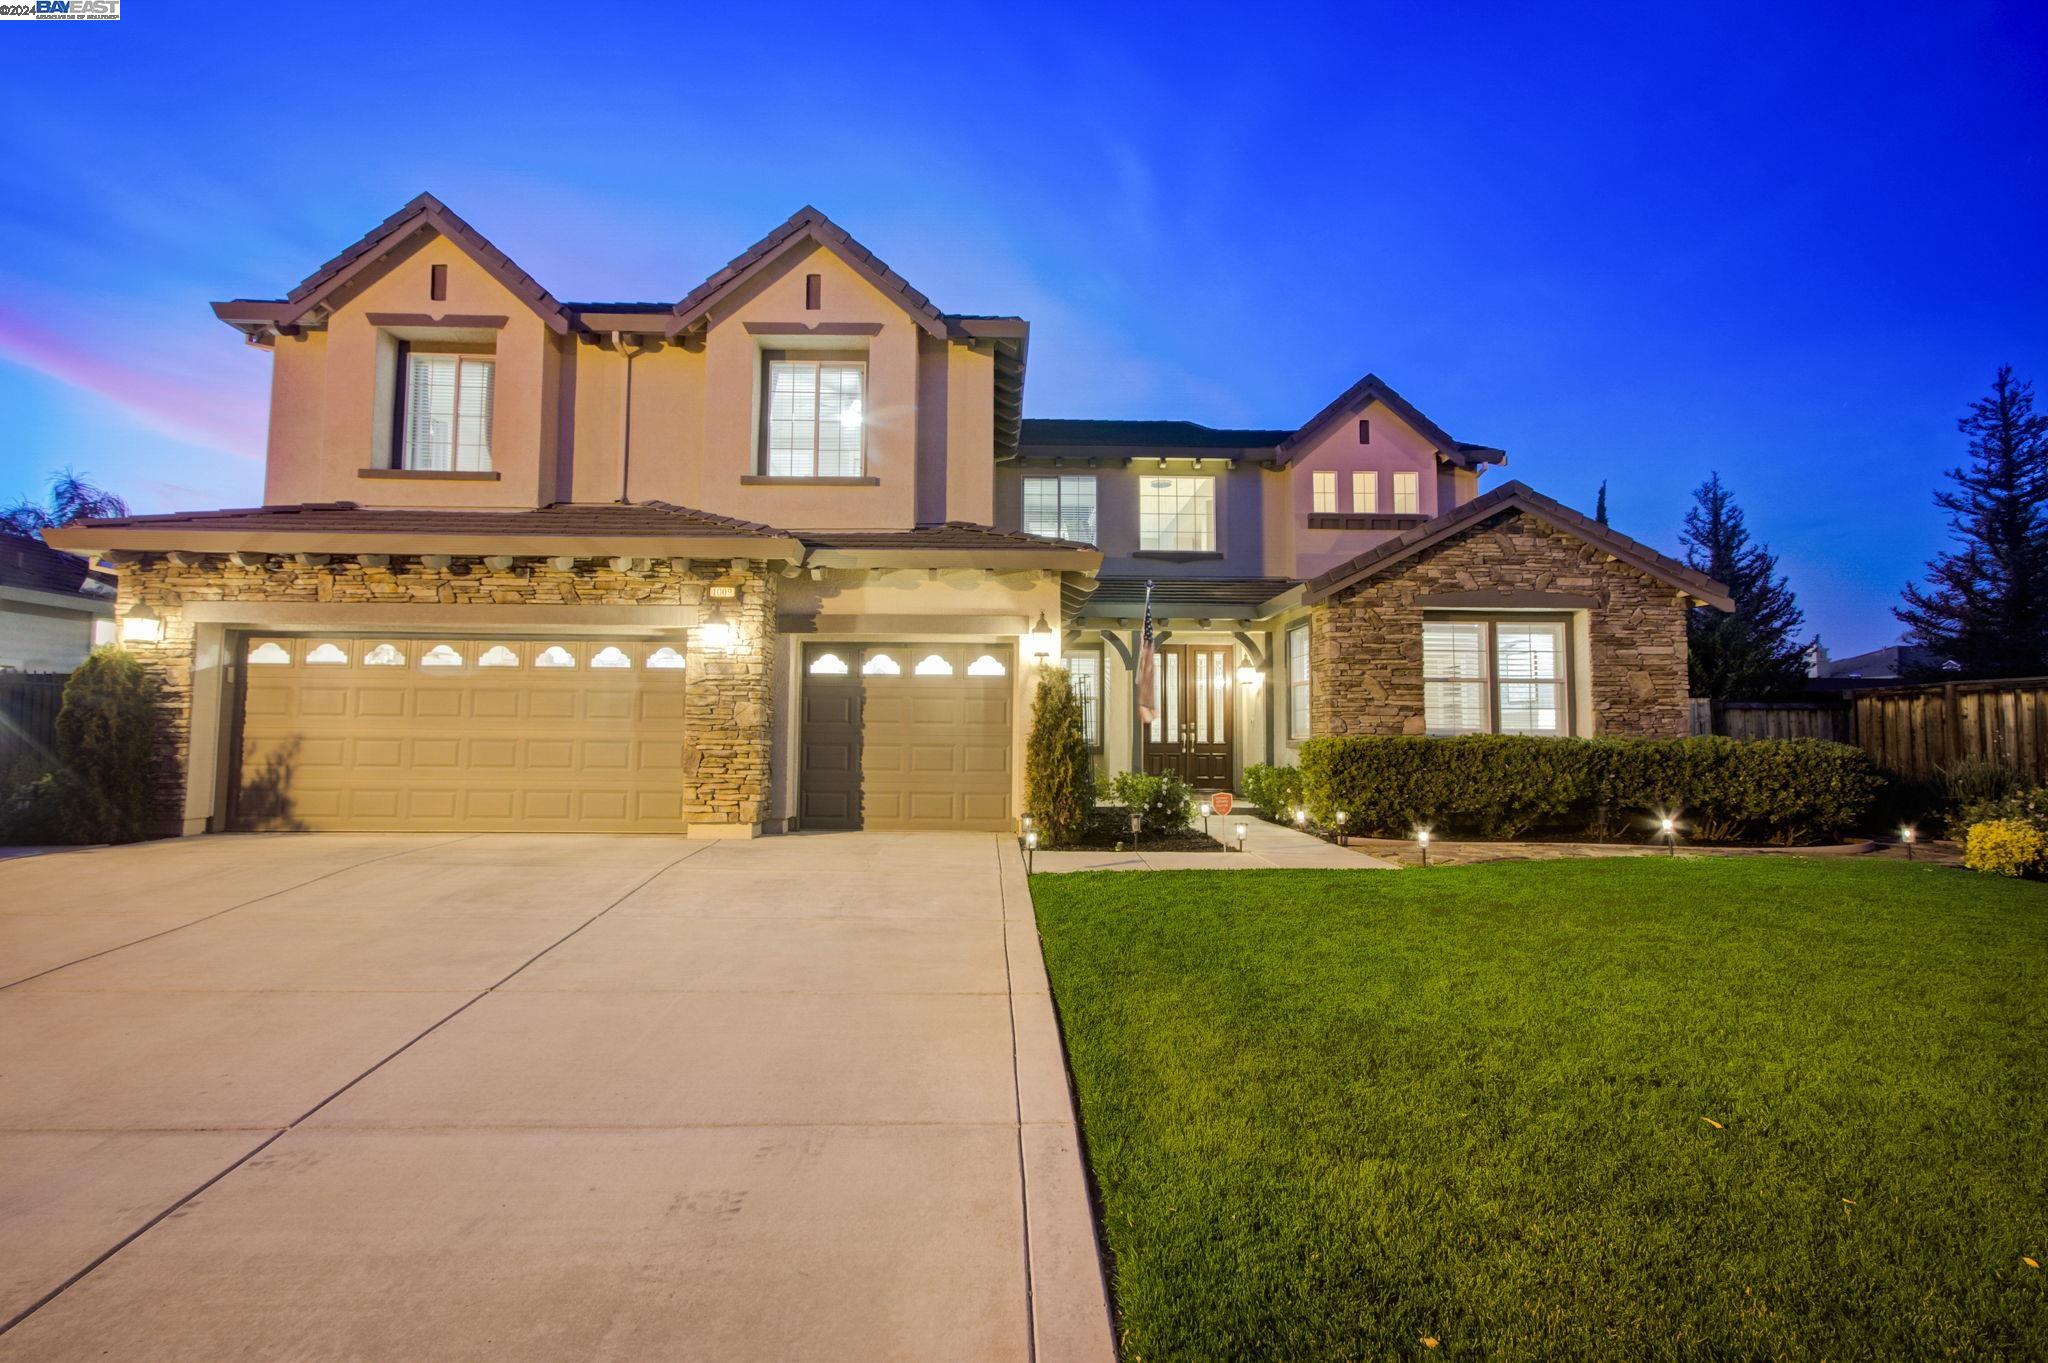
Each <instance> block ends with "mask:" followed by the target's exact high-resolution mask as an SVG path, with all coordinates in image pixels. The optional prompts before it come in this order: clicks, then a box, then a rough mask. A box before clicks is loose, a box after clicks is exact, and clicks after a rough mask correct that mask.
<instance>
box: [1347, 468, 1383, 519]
mask: <svg viewBox="0 0 2048 1363" xmlns="http://www.w3.org/2000/svg"><path fill="white" fill-rule="evenodd" d="M1351 510H1352V513H1353V514H1354V515H1361V516H1377V515H1378V514H1379V510H1380V476H1379V474H1377V473H1375V472H1373V471H1372V470H1370V469H1359V470H1356V471H1354V472H1353V473H1352V475H1351Z"/></svg>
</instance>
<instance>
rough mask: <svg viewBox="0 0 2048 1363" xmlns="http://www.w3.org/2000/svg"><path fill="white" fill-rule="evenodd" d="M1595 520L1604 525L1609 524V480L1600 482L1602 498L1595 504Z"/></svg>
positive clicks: (1603, 479)
mask: <svg viewBox="0 0 2048 1363" xmlns="http://www.w3.org/2000/svg"><path fill="white" fill-rule="evenodd" d="M1593 519H1594V520H1596V521H1598V522H1600V524H1602V525H1605V524H1607V480H1606V479H1605V478H1602V479H1601V480H1600V496H1599V498H1598V500H1596V501H1595V502H1594V503H1593Z"/></svg>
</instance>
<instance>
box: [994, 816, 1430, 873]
mask: <svg viewBox="0 0 2048 1363" xmlns="http://www.w3.org/2000/svg"><path fill="white" fill-rule="evenodd" d="M1240 823H1241V824H1243V825H1244V826H1245V838H1244V850H1243V851H1242V852H1240V851H1238V850H1236V849H1237V837H1236V834H1235V831H1234V830H1235V829H1236V826H1237V825H1238V824H1240ZM1201 824H1202V820H1200V819H1196V820H1195V826H1196V827H1198V828H1199V827H1200V826H1201ZM1209 834H1210V836H1211V837H1214V838H1216V839H1217V840H1219V841H1221V842H1222V843H1224V845H1225V846H1226V847H1228V848H1229V849H1231V850H1229V851H1226V852H1147V851H1146V850H1145V847H1144V844H1143V843H1142V842H1141V843H1139V844H1138V846H1137V847H1135V848H1133V849H1132V850H1130V851H1126V852H1044V851H1041V852H1039V853H1037V854H1036V855H1035V856H1034V857H1033V861H1032V869H1033V870H1035V871H1270V870H1272V869H1274V868H1275V867H1288V868H1291V869H1294V870H1340V871H1343V870H1348V871H1358V870H1383V871H1384V870H1392V869H1394V863H1393V862H1391V861H1383V860H1381V859H1380V858H1378V857H1375V856H1369V855H1366V854H1365V853H1364V852H1363V851H1362V850H1360V849H1359V847H1358V846H1357V839H1355V838H1354V839H1353V840H1352V843H1353V845H1352V846H1351V847H1348V848H1346V847H1339V846H1337V845H1336V844H1335V843H1331V842H1326V841H1324V840H1323V839H1321V838H1318V837H1316V836H1314V835H1313V834H1309V833H1303V832H1301V831H1299V830H1298V829H1293V828H1283V827H1281V826H1280V825H1279V824H1275V823H1267V822H1266V821H1265V820H1264V819H1262V818H1260V817H1259V816H1258V815H1257V814H1252V813H1244V814H1242V815H1241V816H1240V815H1239V814H1237V813H1233V814H1232V815H1231V816H1230V817H1229V818H1227V819H1214V818H1212V819H1210V820H1209Z"/></svg>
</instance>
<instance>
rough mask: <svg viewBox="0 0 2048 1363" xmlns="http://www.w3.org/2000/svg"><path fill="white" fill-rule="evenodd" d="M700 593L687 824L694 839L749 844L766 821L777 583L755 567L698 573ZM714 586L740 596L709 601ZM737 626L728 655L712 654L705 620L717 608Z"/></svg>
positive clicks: (690, 662) (691, 681) (692, 651)
mask: <svg viewBox="0 0 2048 1363" xmlns="http://www.w3.org/2000/svg"><path fill="white" fill-rule="evenodd" d="M692 575H693V576H694V577H695V578H696V579H697V582H698V583H699V584H701V588H702V591H703V598H702V601H703V617H702V618H700V619H699V622H698V623H697V624H696V625H694V626H692V627H691V629H690V631H689V640H688V645H687V652H686V655H685V662H686V664H687V668H688V671H687V673H686V676H687V677H688V681H687V683H686V685H687V686H688V688H689V699H688V702H687V705H688V716H689V733H690V748H689V752H688V754H687V755H686V757H685V759H684V771H685V774H686V779H687V780H688V782H689V785H688V787H687V789H686V790H685V792H684V799H683V816H684V818H685V820H686V821H687V822H688V824H689V832H690V836H691V837H696V838H702V837H741V838H751V837H755V836H757V835H758V834H759V833H760V831H761V824H762V822H763V820H765V819H766V818H767V814H768V762H769V750H770V744H771V743H772V741H773V732H772V730H773V721H774V663H775V656H776V646H777V638H776V634H775V579H774V578H773V577H770V576H769V575H768V574H767V573H766V572H764V571H763V570H762V567H761V565H759V564H751V565H749V567H748V570H747V571H746V572H745V573H743V574H740V575H738V576H735V575H733V574H731V573H730V572H714V571H707V570H705V569H696V570H693V574H692ZM714 582H724V583H730V584H733V585H735V586H737V588H738V594H737V595H736V596H734V597H731V598H727V599H723V600H720V599H716V598H713V597H712V596H711V595H710V588H711V585H712V584H713V583H714ZM714 606H715V607H716V608H717V609H718V610H719V611H721V612H722V613H723V614H724V616H725V618H726V621H727V622H728V623H729V624H730V625H731V626H732V635H733V638H732V645H731V647H730V648H729V649H714V648H710V647H707V645H706V642H705V638H704V623H703V621H704V619H708V618H709V616H710V615H711V611H712V608H713V607H714Z"/></svg>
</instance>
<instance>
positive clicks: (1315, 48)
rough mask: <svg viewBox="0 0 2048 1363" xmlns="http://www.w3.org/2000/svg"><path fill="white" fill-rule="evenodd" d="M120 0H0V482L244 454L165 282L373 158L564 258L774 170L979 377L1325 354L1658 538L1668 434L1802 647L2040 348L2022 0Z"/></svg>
mask: <svg viewBox="0 0 2048 1363" xmlns="http://www.w3.org/2000/svg"><path fill="white" fill-rule="evenodd" d="M129 9H130V15H129V17H128V18H126V19H124V20H122V21H121V22H120V23H118V24H89V23H88V24H50V23H42V24H9V25H6V26H4V27H0V52H4V53H5V70H6V72H7V77H8V78H7V79H6V80H5V81H0V114H4V117H0V413H4V414H5V416H6V418H7V420H6V426H5V434H4V437H0V497H12V496H14V495H18V494H19V493H22V492H28V491H32V490H34V489H35V487H36V486H37V485H38V484H40V483H41V482H42V481H43V479H44V478H45V477H46V476H47V474H48V472H49V471H50V470H53V469H55V468H58V467H61V466H64V465H71V466H74V467H76V468H78V469H79V470H81V471H85V472H89V473H91V474H92V475H94V476H95V477H96V478H97V479H99V480H100V481H102V482H104V483H106V484H107V485H109V486H111V487H112V488H114V489H115V490H117V491H119V492H122V493H123V494H125V495H127V496H128V497H129V498H130V499H131V500H132V501H133V502H135V503H136V504H137V505H138V506H140V507H143V508H147V509H156V510H167V509H174V508H190V507H195V506H212V505H247V504H250V503H252V502H255V501H258V500H260V498H261V495H262V476H261V475H262V462H261V461H262V445H263V422H264V404H265V387H266V381H267V372H268V370H267V360H266V358H265V356H264V355H263V353H262V352H260V351H255V350H251V349H248V348H246V347H244V346H243V345H242V344H241V343H240V341H239V338H238V337H237V336H236V335H235V333H233V332H232V331H230V330H229V329H228V328H226V327H224V326H221V325H219V324H217V323H215V322H214V321H213V320H212V318H211V315H210V314H209V312H208V311H207V307H206V304H207V303H208V302H209V301H210V300H212V299H217V298H227V297H233V296H237V295H242V296H251V295H253V296H262V297H273V296H276V295H278V294H279V293H281V292H282V291H283V290H285V289H287V288H289V287H290V286H291V285H292V284H293V283H295V282H296V281H297V280H298V279H299V278H300V277H302V276H303V275H304V274H305V273H307V272H308V271H310V270H311V269H312V268H313V267H314V266H315V265H317V264H319V263H320V262H321V261H323V260H325V259H326V258H327V257H328V256H329V255H331V254H332V253H333V252H334V251H335V250H337V249H339V248H340V247H341V246H343V245H345V244H347V243H348V242H349V241H351V240H353V239H354V238H355V237H356V236H358V235H359V234H361V233H362V232H363V231H364V230H366V229H367V228H368V227H370V226H371V225H372V224H374V223H375V222H377V221H378V220H379V219H380V218H382V217H383V216H384V215H386V214H387V213H389V212H390V211H391V210H393V209H395V208H396V207H398V206H399V205H400V204H401V203H403V202H404V201H405V200H406V199H408V198H409V197H411V196H412V195H413V194H415V193H417V192H418V191H420V190H422V189H431V190H432V191H433V192H435V193H436V194H438V195H439V196H440V197H442V198H443V199H444V200H446V201H447V202H448V203H449V204H450V205H451V206H452V207H454V208H455V209H456V211H457V212H459V213H461V214H462V215H464V216H465V217H466V218H468V219H469V220H470V221H471V222H472V223H473V224H475V225H476V226H477V227H478V228H480V229H481V230H482V231H484V232H485V233H486V234H487V235H489V236H490V237H491V238H492V239H493V240H494V241H495V242H496V243H497V244H498V245H499V246H500V247H502V248H503V249H504V250H506V251H507V252H508V253H509V254H511V256H512V257H513V258H514V259H515V260H517V261H519V263H520V264H521V265H522V266H524V267H525V268H526V269H528V270H530V271H531V272H532V273H533V274H534V275H535V276H536V277H538V278H539V279H540V280H541V281H542V282H543V283H544V284H546V285H547V286H548V287H549V288H550V289H551V290H552V291H553V292H554V293H555V294H556V296H558V297H562V298H570V299H622V298H634V299H639V298H650V299H652V298H660V299H669V298H675V297H678V296H680V295H681V294H682V293H683V292H685V291H686V290H687V289H689V288H690V287H691V286H692V285H693V284H695V283H696V282H698V281H699V280H700V279H702V278H703V277H704V276H705V275H706V274H708V273H710V272H711V271H712V270H713V269H715V268H716V267H717V266H719V265H720V264H722V263H723V262H724V261H725V260H727V259H728V258H730V257H731V256H732V255H734V254H736V253H737V252H738V251H740V250H741V249H743V248H744V247H745V246H747V245H748V244H750V243H751V242H752V241H753V240H755V239H756V238H757V237H759V236H760V235H761V234H762V233H764V232H765V231H767V229H768V228H770V227H772V226H774V225H775V224H776V223H777V222H779V221H781V220H782V218H784V217H785V216H787V215H788V214H789V213H790V212H792V211H793V210H794V209H795V208H797V207H798V206H799V205H801V204H803V203H806V202H811V203H815V204H817V205H818V206H819V207H820V208H822V209H824V210H825V211H826V212H827V213H829V214H831V215H832V216H833V217H835V218H836V219H837V220H838V221H840V222H841V223H842V224H843V225H844V226H846V227H847V228H848V229H849V230H850V231H852V232H853V233H854V234H855V235H856V236H858V237H860V238H861V239H862V240H863V241H864V242H865V243H866V244H867V245H868V246H869V247H871V248H872V249H874V250H875V251H876V252H877V253H879V254H880V255H881V256H883V258H885V259H886V260H888V261H889V262H890V264H892V265H893V266H895V267H896V268H897V269H898V270H899V271H901V272H902V273H903V274H904V275H906V276H907V277H908V278H910V279H911V280H912V281H913V282H914V283H915V284H916V285H917V286H918V287H919V288H921V289H923V290H924V291H925V292H926V293H928V294H930V295H931V296H932V298H933V299H934V300H935V301H936V302H937V303H938V304H939V305H940V306H941V307H945V308H948V309H951V310H956V311H969V312H1017V313H1022V314H1023V315H1025V316H1027V317H1029V318H1030V319H1031V321H1032V324H1033V338H1032V356H1031V374H1030V379H1029V386H1028V389H1027V395H1026V404H1027V413H1028V414H1029V415H1035V416H1129V417H1185V418H1189V419H1192V420H1197V421H1205V422H1210V423H1214V424H1251V425H1270V426H1290V425H1294V424H1297V423H1299V422H1301V421H1302V420H1305V419H1306V418H1307V417H1308V416H1309V415H1311V414H1312V413H1314V412H1315V411H1316V410H1317V409H1318V408H1319V407H1320V406H1321V405H1322V404H1323V403H1324V402H1326V401H1327V400H1328V399H1329V398H1330V397H1331V396H1333V395H1334V394H1336V393H1337V392H1339V391H1341V390H1342V389H1343V388H1344V387H1345V386H1346V385H1348V384H1349V383H1351V382H1352V381H1353V380H1354V379H1356V378H1357V377H1358V376H1359V375H1360V374H1361V373H1364V372H1365V371H1367V370H1373V371H1376V372H1378V373H1379V374H1380V375H1381V376H1383V377H1384V378H1386V379H1387V380H1388V381H1389V382H1391V383H1392V384H1394V385H1395V386H1396V387H1397V388H1399V389H1401V390H1402V392H1403V393H1405V394H1406V395H1407V396H1408V397H1410V398H1411V399H1412V400H1414V401H1415V402H1416V403H1417V404H1418V405H1419V406H1421V407H1422V408H1423V410H1425V411H1427V412H1428V413H1430V414H1431V415H1432V416H1433V417H1435V418H1436V419H1437V420H1438V421H1439V422H1441V423H1442V424H1443V425H1444V426H1445V427H1446V428H1448V429H1449V430H1450V431H1451V432H1452V433H1453V434H1455V435H1458V436H1459V437H1461V438H1463V439H1469V440H1478V441H1483V442H1486V443H1490V444H1498V445H1502V446H1505V447H1506V448H1507V449H1508V451H1509V452H1510V459H1511V462H1510V465H1509V469H1508V474H1507V476H1512V477H1517V478H1521V479H1523V480H1525V481H1527V482H1529V483H1531V484H1533V485H1534V486H1535V487H1537V488H1538V489H1540V490H1542V491H1545V492H1548V493H1550V494H1551V495H1553V496H1556V497H1558V498H1560V499H1562V500H1564V501H1566V502H1568V503H1571V504H1573V505H1576V506H1579V507H1581V508H1583V509H1586V510H1591V507H1592V503H1593V498H1594V493H1595V490H1596V489H1597V487H1598V486H1599V484H1600V482H1601V480H1602V479H1603V478H1604V479H1607V480H1609V483H1610V491H1609V496H1610V501H1611V504H1612V514H1613V520H1614V523H1615V524H1616V525H1617V526H1618V527H1619V528H1621V529H1623V530H1625V531H1627V532H1628V533H1630V534H1633V535H1635V536H1636V537H1637V538H1639V539H1643V540H1646V541H1648V542H1649V543H1652V544H1655V545H1658V546H1660V547H1663V548H1667V549H1669V548H1673V547H1675V543H1676V535H1677V531H1678V525H1679V521H1680V518H1681V517H1682V515H1683V514H1684V510H1685V507H1686V505H1687V502H1688V498H1689V493H1690V489H1691V488H1692V487H1693V486H1694V485H1695V484H1696V483H1698V482H1699V481H1700V479H1702V478H1704V477H1705V476H1706V474H1707V472H1708V471H1709V470H1712V469H1718V470H1720V472H1721V473H1722V474H1723V476H1724V477H1725V478H1726V479H1727V480H1728V481H1729V483H1730V484H1731V485H1732V486H1733V488H1734V490H1735V492H1736V494H1737V496H1738V498H1739V499H1740V500H1741V502H1742V503H1743V505H1744V506H1745V507H1746V508H1747V509H1748V512H1749V515H1750V520H1751V524H1752V526H1753V528H1754V529H1755V530H1756V532H1757V533H1758V535H1759V536H1760V537H1761V538H1762V539H1764V540H1765V541H1767V542H1768V543H1769V544H1770V545H1771V546H1772V547H1773V548H1774V549H1776V550H1777V551H1778V552H1779V554H1780V555H1781V556H1782V559H1783V565H1784V567H1785V568H1786V569H1787V570H1788V571H1789V572H1790V574H1791V577H1792V584H1793V587H1794V589H1795V590H1796V591H1797V592H1798V594H1799V596H1800V599H1801V602H1802V604H1803V605H1804V606H1805V607H1806V608H1807V611H1808V614H1809V616H1810V619H1811V623H1812V625H1813V626H1814V627H1815V628H1817V629H1818V630H1819V631H1820V632H1821V634H1822V636H1823V637H1824V639H1825V640H1826V641H1827V642H1828V643H1829V645H1830V647H1831V648H1833V649H1834V650H1835V651H1836V652H1837V653H1845V652H1850V651H1854V650H1857V649H1861V648H1866V647H1872V646H1875V645H1878V644H1881V643H1885V642H1888V641H1889V640H1890V639H1892V638H1893V637H1894V636H1895V634H1896V632H1897V631H1896V627H1895V625H1894V624H1893V622H1892V621H1891V619H1890V617H1889V615H1888V614H1887V609H1886V608H1887V607H1888V606H1889V605H1890V604H1891V603H1892V602H1893V601H1894V600H1895V599H1896V593H1897V590H1898V588H1899V586H1900V585H1901V584H1902V583H1903V582H1904V581H1905V580H1907V579H1908V578H1909V577H1910V576H1912V575H1914V574H1915V573H1917V571H1918V570H1919V567H1920V565H1921V563H1922V562H1923V561H1924V560H1925V559H1926V558H1927V557H1928V556H1929V555H1930V554H1931V553H1933V552H1934V551H1935V550H1937V549H1938V548H1939V547H1940V546H1941V543H1942V526H1941V522H1940V517H1939V515H1938V513H1937V512H1936V510H1935V508H1934V507H1933V505H1932V503H1931V501H1930V495H1931V493H1932V492H1933V490H1934V489H1935V487H1936V486H1937V485H1938V483H1939V481H1940V475H1941V472H1942V470H1944V469H1946V468H1948V467H1949V466H1950V465H1952V464H1953V463H1954V462H1955V461H1956V460H1957V459H1958V458H1959V457H1960V454H1961V446H1960V444H1959V440H1958V437H1957V435H1956V433H1955V429H1954V422H1955V418H1956V416H1957V415H1959V414H1960V412H1961V411H1962V410H1963V408H1964V406H1965V404H1966V403H1967V402H1968V401H1969V400H1970V399H1971V398H1973V397H1975V396H1976V395H1977V394H1979V393H1980V392H1982V391H1983V389H1984V388H1985V387H1986V385H1987V384H1988V382H1989V380H1990V378H1991V375H1992V372H1993V370H1994V369H1995V368H1996V366H1997V365H1998V364H2000V363H2002V362H2009V363H2011V364H2013V365H2015V366H2017V367H2018V369H2019V370H2020V372H2021V374H2022V375H2031V376H2033V377H2035V378H2036V379H2037V380H2039V381H2040V382H2041V383H2042V384H2043V387H2044V390H2048V230H2044V221H2048V212H2044V210H2048V162H2044V154H2043V150H2042V148H2043V141H2044V133H2048V18H2044V17H2043V15H2042V12H2041V7H2040V6H2038V5H2031V4H2011V5H1992V4H1973V3H1951V4H1946V5H1943V6H1940V7H1938V8H1936V7H1929V6H1925V5H1916V6H1910V7H1907V6H1901V7H1898V8H1897V9H1896V10H1895V11H1892V12H1887V10H1886V7H1884V6H1857V7H1853V8H1852V7H1846V6H1813V5H1799V6H1773V7H1768V8H1756V9H1748V8H1744V7H1736V6H1728V5H1716V6H1713V7H1710V8H1709V7H1700V8H1690V7H1676V6H1674V7H1664V6H1657V7H1648V8H1646V7H1643V6H1640V5H1631V6H1623V7H1616V8H1613V9H1611V10H1607V11H1604V12H1603V11H1600V10H1596V9H1594V8H1591V7H1560V6H1551V5H1545V6H1530V7H1528V8H1527V9H1526V11H1525V12H1523V13H1522V14H1521V15H1520V16H1519V17H1516V16H1514V15H1512V14H1510V13H1508V12H1507V11H1506V10H1505V9H1504V8H1503V7H1497V6H1483V7H1463V6H1442V5H1438V6H1427V7H1423V6H1360V5H1344V6H1333V7H1328V8H1315V7H1305V8H1293V7H1285V6H1267V7H1259V8H1251V9H1247V8H1245V7H1241V6H1240V7H1232V8H1228V9H1225V8H1217V9H1213V10H1203V9H1199V8H1197V9H1186V8H1182V9H1176V10H1175V11H1174V12H1173V15H1174V22H1171V23H1169V22H1164V12H1152V11H1147V10H1143V9H1131V8H1129V7H1126V8H1124V9H1122V10H1119V11H1117V12H1114V13H1111V12H1109V11H1108V8H1107V7H1101V6H1087V7H1075V8H1073V9H1071V10H1063V9H1061V8H1059V7H1056V6H1018V5H1002V6H986V7H984V6H974V5H953V6H948V7H946V8H945V9H944V10H943V16H944V17H943V19H942V20H938V21H935V20H932V19H930V18H928V17H927V16H928V14H929V13H930V11H931V7H909V8H905V9H904V10H902V11H901V12H900V13H895V12H892V11H891V10H890V9H888V8H887V7H866V8H863V9H861V10H858V11H829V10H828V11H822V12H814V11H810V10H800V11H784V12H780V13H779V14H771V12H770V11H768V10H764V9H763V8H761V7H759V6H753V5H749V6H734V7H724V6H687V7H685V6H662V7H654V6H647V7H635V6H602V7H596V6H593V7H588V8H576V7H565V6H547V7H534V8H531V9H528V8H522V7H520V6H517V5H511V4H500V5H491V6H475V5H469V4H460V3H449V4H438V5H409V6H403V7H396V6H390V7H387V6H382V5H378V4H367V3H366V4H358V5H352V6H349V7H346V8H345V9H340V10H333V9H322V8H319V7H309V6H233V7H223V6H205V7H201V6H187V5H179V4H175V3H163V2H160V0H134V2H133V3H131V5H130V6H129ZM643 10H644V11H645V12H643ZM657 10H658V12H657ZM1793 11H1796V12H1793ZM2044 398H2048V391H2044ZM1493 476H1494V477H1497V476H1499V475H1493Z"/></svg>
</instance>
